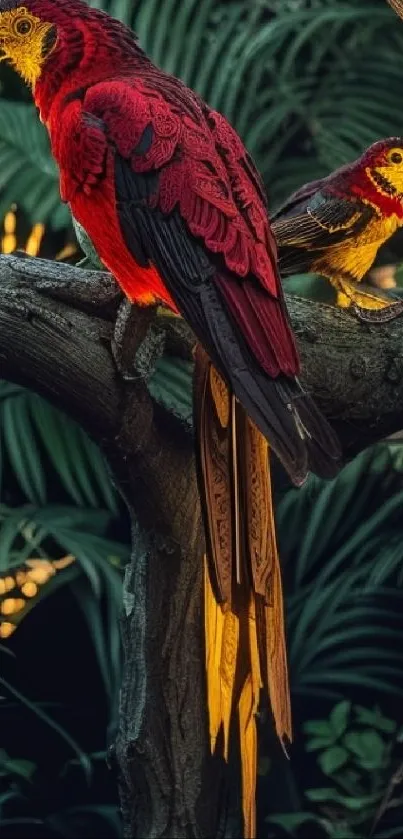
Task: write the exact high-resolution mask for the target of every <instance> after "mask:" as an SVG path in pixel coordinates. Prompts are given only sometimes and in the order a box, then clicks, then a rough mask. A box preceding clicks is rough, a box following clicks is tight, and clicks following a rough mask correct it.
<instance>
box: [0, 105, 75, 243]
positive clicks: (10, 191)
mask: <svg viewBox="0 0 403 839" xmlns="http://www.w3.org/2000/svg"><path fill="white" fill-rule="evenodd" d="M14 201H18V202H19V203H20V204H21V206H22V207H23V208H24V209H25V210H26V212H27V213H28V215H29V217H30V218H31V219H32V220H33V221H34V222H47V221H49V220H50V219H51V220H52V226H53V227H54V228H55V229H58V228H60V227H64V226H65V225H66V224H67V223H68V220H69V212H68V210H67V207H65V206H64V205H63V204H61V201H60V193H59V186H58V176H57V169H56V164H55V163H54V161H53V158H52V157H51V154H50V149H49V142H48V138H47V134H46V131H45V129H44V127H43V126H42V125H41V123H40V122H39V120H38V116H37V113H36V110H35V108H34V107H33V105H25V104H23V103H20V102H7V101H6V100H3V99H2V100H1V104H0V218H2V217H3V215H4V213H5V212H6V211H7V210H8V209H9V207H10V206H11V204H12V203H13V202H14Z"/></svg>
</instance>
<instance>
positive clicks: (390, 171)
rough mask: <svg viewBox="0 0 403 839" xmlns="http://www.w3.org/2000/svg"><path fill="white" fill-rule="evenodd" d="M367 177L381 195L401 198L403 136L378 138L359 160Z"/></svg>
mask: <svg viewBox="0 0 403 839" xmlns="http://www.w3.org/2000/svg"><path fill="white" fill-rule="evenodd" d="M360 166H361V167H362V169H363V170H364V171H365V173H366V175H367V177H368V178H369V179H370V181H371V182H372V183H373V184H374V185H375V186H376V188H377V190H378V191H379V192H380V193H381V194H383V195H385V194H386V195H390V196H395V197H398V198H399V199H400V200H401V201H402V200H403V138H402V137H389V138H388V139H387V140H379V141H378V142H377V143H374V144H373V145H372V146H370V147H369V149H367V151H366V152H365V153H364V154H363V156H362V158H361V160H360Z"/></svg>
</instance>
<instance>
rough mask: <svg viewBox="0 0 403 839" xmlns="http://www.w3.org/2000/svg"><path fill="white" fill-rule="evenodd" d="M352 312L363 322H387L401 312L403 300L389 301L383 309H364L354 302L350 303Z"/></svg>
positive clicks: (402, 312) (398, 315)
mask: <svg viewBox="0 0 403 839" xmlns="http://www.w3.org/2000/svg"><path fill="white" fill-rule="evenodd" d="M352 308H353V311H354V314H355V315H356V316H357V318H358V319H359V320H360V321H362V322H363V323H389V321H391V320H395V319H396V318H398V317H400V316H401V315H402V314H403V300H399V301H397V302H396V303H391V304H390V305H389V306H385V307H384V308H383V309H365V308H363V307H362V306H358V305H357V304H356V303H353V305H352Z"/></svg>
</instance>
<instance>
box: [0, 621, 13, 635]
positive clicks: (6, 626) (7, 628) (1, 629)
mask: <svg viewBox="0 0 403 839" xmlns="http://www.w3.org/2000/svg"><path fill="white" fill-rule="evenodd" d="M16 629H17V627H16V625H15V623H9V622H8V621H2V623H0V638H3V639H5V638H10V636H11V635H12V634H13V632H15V630H16Z"/></svg>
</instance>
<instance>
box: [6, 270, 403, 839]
mask: <svg viewBox="0 0 403 839" xmlns="http://www.w3.org/2000/svg"><path fill="white" fill-rule="evenodd" d="M0 283H1V289H2V294H1V298H0V376H1V377H2V378H6V379H9V380H11V381H15V382H19V383H21V384H24V385H26V386H28V387H29V388H31V389H33V390H35V391H37V392H38V393H40V394H42V395H43V396H44V397H45V398H47V399H48V400H49V401H51V402H53V403H54V404H55V405H56V406H57V407H59V408H61V409H62V410H64V411H65V412H66V413H68V414H69V415H70V416H72V417H73V418H74V419H75V420H77V421H78V422H80V423H81V425H82V426H83V427H84V428H85V429H86V430H87V432H88V433H89V434H90V435H91V436H92V438H93V439H94V440H95V441H96V442H97V443H98V444H99V446H100V447H101V449H102V451H103V452H104V454H105V456H106V458H107V460H108V461H109V463H110V465H111V468H112V471H113V474H114V476H115V480H116V482H117V484H118V486H119V488H120V490H121V492H122V493H123V495H124V497H125V499H126V502H127V504H128V507H129V510H130V513H131V516H132V521H133V551H132V560H131V563H130V565H129V567H128V568H127V572H126V578H125V587H124V609H123V619H122V628H123V643H124V648H125V660H126V663H125V671H124V680H123V684H122V691H121V709H120V729H119V735H118V739H117V744H116V754H117V761H118V765H119V770H120V788H121V800H122V810H123V819H124V828H125V836H127V837H133V836H139V837H140V836H141V837H144V839H147V837H173V836H175V837H212V836H216V835H218V834H221V835H225V834H227V835H228V833H229V826H228V812H227V801H228V795H227V793H228V789H227V787H228V779H227V770H226V767H225V766H223V765H222V763H221V761H219V760H213V758H211V756H210V754H209V743H208V732H207V717H206V699H205V684H204V650H203V615H202V554H203V537H202V528H201V520H200V508H199V501H198V495H197V488H196V481H195V472H194V463H193V455H192V435H191V433H190V430H189V428H188V427H186V426H185V424H183V423H181V422H180V421H179V420H178V419H175V418H174V417H173V416H172V415H170V414H169V413H168V412H167V411H166V410H164V409H163V408H162V407H161V406H160V405H157V404H156V403H155V402H154V401H153V399H152V397H151V395H150V392H149V390H148V387H147V373H148V372H149V371H147V364H148V363H150V364H152V360H153V358H154V357H155V352H156V349H155V348H156V347H157V350H158V348H160V346H161V341H160V337H161V334H164V336H165V351H166V352H169V353H171V354H174V355H178V356H182V357H186V358H190V357H191V349H192V346H193V338H192V335H191V334H190V332H189V331H188V330H187V329H186V327H185V326H184V324H183V323H182V322H180V321H176V320H173V319H172V318H166V319H164V318H157V319H156V321H154V323H153V324H151V327H150V335H151V336H152V335H154V338H155V336H156V335H157V338H158V340H154V342H153V341H151V343H150V346H151V350H150V349H149V347H148V345H147V339H146V342H145V343H144V342H143V343H142V339H143V338H144V333H145V318H146V317H147V315H146V313H145V312H144V311H141V310H139V311H138V312H136V314H135V317H134V319H133V324H132V333H131V334H132V340H131V342H130V347H126V355H129V356H130V352H132V353H133V359H132V360H133V369H136V370H137V373H135V377H134V378H133V379H132V380H131V381H128V380H125V379H124V378H123V377H122V376H121V375H120V374H119V371H118V369H117V367H116V365H115V362H114V358H113V354H112V352H111V341H112V338H113V329H114V322H115V320H116V315H117V311H118V307H119V303H120V300H121V298H120V294H119V292H118V291H117V288H116V286H115V284H114V282H113V281H112V279H111V278H110V277H109V276H108V275H107V274H104V273H101V272H96V271H83V270H81V269H79V268H72V267H69V266H63V265H56V264H55V263H50V262H44V261H42V260H30V259H18V258H16V257H1V258H0ZM288 305H289V310H290V314H291V318H292V322H293V326H294V329H295V331H296V334H297V338H298V343H299V348H300V351H301V355H302V360H303V371H304V372H303V381H304V384H305V385H306V386H307V388H308V389H309V390H311V391H312V392H313V393H314V395H315V397H316V399H317V402H318V404H319V405H320V407H321V408H322V409H323V411H324V413H325V414H326V415H327V416H328V418H329V419H330V420H331V421H332V423H333V424H334V426H335V428H336V429H337V431H338V432H339V435H340V439H341V442H342V445H343V449H344V452H345V456H346V458H348V457H350V456H353V455H354V454H356V453H357V452H358V451H359V450H361V449H363V448H365V447H366V446H367V445H369V444H370V443H373V442H375V441H377V440H379V439H381V438H383V437H385V436H387V435H389V434H391V433H393V432H396V431H399V430H400V429H401V428H402V427H403V421H402V413H403V351H402V347H403V319H402V318H399V319H396V320H395V321H392V322H390V323H388V324H385V325H379V326H376V325H370V326H369V325H365V324H362V323H359V322H358V321H357V320H356V319H355V318H353V317H351V316H350V315H349V314H348V313H345V312H343V311H339V310H335V309H334V308H333V307H331V306H324V305H319V304H316V303H313V302H311V301H307V300H302V299H300V298H296V297H289V298H288ZM146 325H147V327H148V326H149V324H148V323H147V324H146ZM139 347H140V348H139ZM142 352H143V356H142V359H141V364H139V363H138V362H139V358H141V353H142ZM126 360H130V358H129V359H127V358H126ZM135 365H137V366H136V368H135ZM140 369H141V370H142V373H143V375H140V373H139V370H140Z"/></svg>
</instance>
